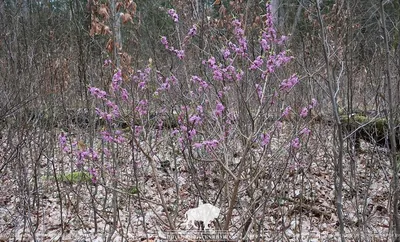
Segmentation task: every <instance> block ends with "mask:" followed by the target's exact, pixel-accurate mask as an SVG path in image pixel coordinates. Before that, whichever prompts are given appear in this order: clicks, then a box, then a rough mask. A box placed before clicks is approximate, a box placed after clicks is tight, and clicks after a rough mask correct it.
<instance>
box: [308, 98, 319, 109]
mask: <svg viewBox="0 0 400 242" xmlns="http://www.w3.org/2000/svg"><path fill="white" fill-rule="evenodd" d="M317 105H318V102H317V100H316V99H315V98H313V99H311V104H310V105H309V106H308V108H309V109H313V108H315V107H316V106H317Z"/></svg>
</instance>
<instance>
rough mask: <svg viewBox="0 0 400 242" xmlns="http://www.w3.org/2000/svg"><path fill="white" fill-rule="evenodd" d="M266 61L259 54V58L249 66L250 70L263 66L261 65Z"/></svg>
mask: <svg viewBox="0 0 400 242" xmlns="http://www.w3.org/2000/svg"><path fill="white" fill-rule="evenodd" d="M263 63H264V61H263V59H262V57H261V56H257V58H256V59H255V60H254V61H253V63H252V64H251V66H250V67H249V70H256V69H258V68H260V67H261V65H262V64H263Z"/></svg>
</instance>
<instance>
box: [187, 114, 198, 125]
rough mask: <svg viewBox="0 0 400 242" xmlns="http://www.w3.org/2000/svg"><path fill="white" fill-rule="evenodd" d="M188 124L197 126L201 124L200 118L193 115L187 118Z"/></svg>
mask: <svg viewBox="0 0 400 242" xmlns="http://www.w3.org/2000/svg"><path fill="white" fill-rule="evenodd" d="M189 122H191V123H192V124H194V125H198V124H200V123H201V118H200V117H199V116H197V115H193V116H191V117H190V118H189Z"/></svg>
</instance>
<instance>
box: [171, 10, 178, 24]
mask: <svg viewBox="0 0 400 242" xmlns="http://www.w3.org/2000/svg"><path fill="white" fill-rule="evenodd" d="M168 14H169V16H170V17H171V18H172V20H174V22H175V23H178V22H179V16H178V14H177V13H176V11H175V9H172V8H171V9H169V10H168Z"/></svg>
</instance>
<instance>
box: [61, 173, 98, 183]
mask: <svg viewBox="0 0 400 242" xmlns="http://www.w3.org/2000/svg"><path fill="white" fill-rule="evenodd" d="M57 178H58V180H60V181H63V182H68V183H72V184H76V183H84V182H90V181H91V180H92V176H91V175H90V174H89V172H86V171H74V172H71V173H68V174H65V175H60V176H57Z"/></svg>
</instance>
